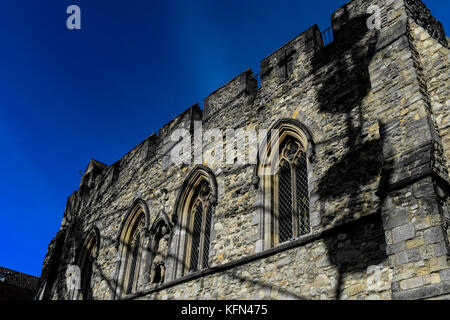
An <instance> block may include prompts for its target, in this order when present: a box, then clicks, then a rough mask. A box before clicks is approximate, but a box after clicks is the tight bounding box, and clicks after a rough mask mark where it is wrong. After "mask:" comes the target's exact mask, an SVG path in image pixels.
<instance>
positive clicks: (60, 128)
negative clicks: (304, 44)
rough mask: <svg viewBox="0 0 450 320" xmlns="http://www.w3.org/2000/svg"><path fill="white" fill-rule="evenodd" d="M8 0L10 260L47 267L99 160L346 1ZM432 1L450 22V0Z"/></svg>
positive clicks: (4, 146)
mask: <svg viewBox="0 0 450 320" xmlns="http://www.w3.org/2000/svg"><path fill="white" fill-rule="evenodd" d="M0 2H1V7H0V19H1V28H0V39H1V43H2V46H1V50H0V148H1V149H0V150H2V156H1V157H0V168H1V175H2V184H1V185H0V213H1V223H0V243H1V246H2V247H1V248H0V266H4V267H7V268H11V269H15V270H18V271H22V272H26V273H30V274H33V275H38V276H39V275H40V272H41V265H42V262H43V259H44V256H45V253H46V250H47V245H48V243H49V241H50V240H51V239H52V238H53V236H54V235H55V234H56V232H57V231H58V229H59V226H60V223H61V218H62V214H63V212H64V207H65V204H66V199H67V197H68V196H69V195H71V194H72V193H73V191H74V190H76V189H78V184H79V182H80V178H81V176H80V173H79V172H80V171H84V169H85V168H86V166H87V164H88V162H89V159H91V158H94V159H96V160H99V161H101V162H104V163H106V164H108V165H110V164H112V163H114V162H115V161H117V160H118V159H120V158H121V157H122V156H123V155H124V154H126V153H127V152H128V151H129V150H131V149H132V148H133V147H134V146H136V145H137V144H139V143H140V142H141V141H142V140H144V139H145V138H146V137H148V136H149V135H150V134H152V133H153V132H155V131H157V130H158V129H159V128H160V127H161V126H163V125H164V124H165V123H167V122H168V121H170V120H171V119H172V118H173V117H175V116H176V115H178V114H179V113H181V112H182V111H184V110H185V109H187V108H188V107H189V106H191V105H193V104H194V103H196V102H199V103H200V104H201V105H202V104H203V99H204V98H205V97H206V96H208V94H210V93H211V92H213V91H214V90H215V89H217V88H218V87H220V86H221V85H223V84H225V83H226V82H228V81H229V80H231V79H232V78H234V77H235V76H236V75H238V74H240V73H241V72H243V71H244V70H246V69H247V68H252V69H253V71H254V72H255V73H257V72H259V62H260V60H262V59H263V58H264V57H266V56H267V55H269V54H270V53H272V52H273V51H275V50H276V49H277V48H279V47H280V46H282V45H283V44H284V43H286V42H288V41H289V40H291V39H292V38H294V37H295V36H297V35H298V34H300V33H302V32H303V31H304V30H306V29H307V28H309V27H310V26H312V25H313V24H315V23H316V24H318V25H319V27H320V29H321V30H324V29H325V28H327V27H329V26H330V15H331V13H332V12H333V11H335V10H336V9H338V8H339V7H340V6H342V5H343V4H344V3H345V2H346V1H345V0H326V1H300V0H296V1H289V0H277V1H274V0H271V1H266V0H258V1H256V0H252V1H244V0H240V1H222V0H221V1H216V0H200V1H175V0H159V1H149V0H126V1H125V0H122V1H111V0H108V1H106V0H71V1H65V0H54V1H49V0H39V1H36V0H28V1H24V0H1V1H0ZM424 2H425V3H426V4H427V5H428V7H429V8H430V9H431V10H432V12H433V14H434V15H435V16H436V17H437V18H438V19H439V20H441V21H442V22H443V24H444V27H445V29H446V31H447V33H448V31H449V30H450V19H448V17H447V13H448V11H449V8H450V4H449V2H448V1H447V0H427V1H424ZM71 4H76V5H78V6H80V8H81V11H82V25H81V27H82V29H81V30H79V31H69V30H68V29H67V28H66V19H67V17H68V15H67V14H66V8H67V7H68V6H69V5H71Z"/></svg>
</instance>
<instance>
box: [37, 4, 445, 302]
mask: <svg viewBox="0 0 450 320" xmlns="http://www.w3.org/2000/svg"><path fill="white" fill-rule="evenodd" d="M370 5H377V6H379V7H380V9H381V18H382V23H381V29H380V30H377V29H374V30H369V29H368V28H367V26H366V22H367V19H368V18H369V17H370V15H369V14H368V13H367V8H368V7H369V6H370ZM433 19H434V18H433V17H432V16H431V15H430V13H429V12H428V11H426V10H425V11H424V6H423V5H422V3H421V2H420V1H409V0H408V1H404V0H386V1H384V0H372V1H363V0H353V1H350V2H349V3H348V4H346V5H345V6H343V7H342V8H340V9H338V10H337V11H336V12H335V13H334V14H333V15H332V29H333V34H334V41H333V42H331V43H330V44H329V45H327V46H326V47H324V46H323V41H322V35H321V32H320V30H319V29H318V27H317V26H313V27H311V28H309V29H308V30H306V31H305V32H303V33H302V34H300V35H299V36H298V37H296V38H295V39H293V40H292V41H290V42H289V43H287V44H286V45H284V46H282V47H281V48H280V49H278V50H277V51H275V52H274V53H272V54H271V55H270V56H268V57H267V58H265V59H263V60H262V62H261V81H260V83H261V84H260V87H259V88H258V87H257V81H256V78H255V76H254V75H253V73H252V71H251V70H247V71H245V72H244V73H242V74H241V75H239V76H237V77H236V78H235V79H233V80H231V81H230V82H229V83H227V84H226V85H224V86H223V87H221V88H220V89H218V90H217V91H215V92H214V93H212V94H211V95H210V96H209V97H207V98H206V99H205V103H204V106H205V108H204V111H203V112H202V110H201V109H200V107H199V106H198V105H195V106H192V107H190V108H189V109H188V110H186V111H185V112H184V113H183V114H181V115H179V116H178V117H176V118H175V119H174V120H172V121H171V122H170V123H168V124H166V125H165V126H164V127H163V128H162V129H161V130H160V131H159V132H158V133H157V134H153V135H152V136H150V137H149V138H148V139H146V140H145V141H144V142H142V143H141V144H140V145H138V146H137V147H135V148H134V149H133V150H131V151H130V152H129V153H128V154H127V155H125V156H124V157H123V158H122V159H120V160H119V161H118V162H116V163H115V164H113V165H111V166H106V165H103V164H101V163H99V162H97V161H94V160H91V162H90V164H89V166H88V168H87V170H86V172H85V174H84V176H83V179H82V182H81V185H80V189H79V190H78V191H76V192H75V193H74V194H73V195H72V196H71V197H69V199H68V204H67V208H66V211H65V213H64V218H63V222H62V225H61V231H60V233H59V234H58V236H57V239H59V240H57V241H56V240H55V241H54V242H52V244H51V245H50V246H49V251H48V254H47V257H46V259H45V261H44V267H43V280H42V284H41V292H44V291H45V290H44V288H47V289H46V290H47V291H45V292H47V293H48V294H47V295H44V296H43V295H41V296H40V297H41V298H45V297H47V298H53V299H66V298H68V292H67V288H66V283H65V280H66V278H67V266H68V264H73V263H74V262H75V256H76V252H77V251H78V250H79V247H80V244H81V243H82V241H83V239H84V238H85V237H86V235H87V233H88V232H89V230H91V229H92V228H93V227H94V226H95V227H96V228H98V230H99V231H100V236H101V241H100V247H99V251H98V255H97V257H96V260H95V267H94V275H93V281H92V291H93V297H94V298H95V299H117V298H119V297H117V296H115V294H114V292H115V290H116V289H115V288H116V285H117V284H116V282H117V272H118V266H119V265H120V255H119V254H118V248H119V246H120V243H119V240H118V233H119V230H120V228H121V225H122V224H123V221H124V219H125V217H126V216H127V213H128V212H129V211H130V210H131V209H132V207H133V204H134V203H136V200H138V199H140V200H141V201H143V202H144V203H145V204H146V206H147V207H148V221H147V222H146V228H150V227H151V226H152V224H153V222H154V221H155V220H156V219H157V217H158V216H160V215H161V212H166V213H168V216H169V218H171V219H173V220H174V221H176V219H174V217H176V216H177V214H178V213H177V197H178V195H179V194H180V192H181V191H182V187H183V182H184V181H185V179H186V177H187V176H188V175H189V174H190V173H191V172H193V170H194V169H195V168H198V166H199V165H202V166H204V167H207V168H209V169H208V170H210V171H211V172H212V174H213V175H214V178H215V180H216V181H217V205H216V206H215V211H214V216H213V219H212V226H213V227H212V235H211V244H210V248H211V249H210V251H209V268H208V269H206V270H201V271H198V272H196V273H193V274H188V275H181V276H180V275H179V274H177V273H176V272H175V270H176V268H175V264H176V262H177V260H180V259H182V257H177V256H176V252H177V251H176V248H175V246H176V245H175V243H176V241H172V242H171V244H170V249H169V258H170V259H168V261H167V274H166V278H165V279H166V281H165V283H163V284H162V285H155V284H149V283H145V281H141V283H140V285H139V290H138V292H137V293H135V294H133V295H130V296H127V297H122V298H129V299H131V298H139V299H182V298H185V299H230V298H235V299H260V298H263V299H271V298H274V299H281V298H294V299H392V298H433V297H439V296H444V295H445V294H447V293H448V292H449V290H450V283H449V281H450V279H449V273H450V268H449V265H448V261H447V260H448V255H449V249H448V228H447V225H448V218H449V213H448V207H449V206H448V197H449V194H450V191H449V185H450V184H449V182H448V162H446V161H447V160H448V159H450V153H449V152H450V140H449V139H450V133H449V128H450V127H449V105H448V100H447V92H448V90H447V89H448V83H449V82H448V76H447V74H448V54H449V51H448V47H446V45H447V43H446V41H443V37H442V33H443V30H442V26H441V25H440V24H439V23H438V22H437V21H436V20H435V19H434V20H433ZM280 121H294V123H296V124H298V125H299V126H301V129H302V130H303V131H305V132H306V133H307V136H308V139H309V142H308V148H309V150H308V161H309V162H308V180H309V181H308V183H309V194H310V217H311V228H312V233H311V234H310V235H307V236H303V237H300V238H299V239H296V240H294V241H292V242H289V243H287V244H281V245H279V246H276V247H272V246H271V245H270V243H269V244H268V242H267V241H266V237H267V234H266V233H267V231H265V230H267V226H266V225H265V220H264V215H265V214H266V213H265V212H266V211H265V210H267V209H266V208H265V205H266V204H265V202H264V201H265V198H264V186H263V184H262V183H261V177H258V170H257V168H258V167H257V163H248V164H245V165H237V164H236V163H232V164H231V163H230V164H227V163H225V162H224V161H221V159H218V158H217V157H216V156H215V152H214V151H213V150H218V149H217V148H219V147H221V146H220V145H219V144H218V142H217V139H214V138H213V137H208V138H205V137H203V138H202V137H201V136H198V134H197V133H198V130H199V128H200V127H202V128H203V130H208V129H216V131H215V135H216V138H217V137H218V136H222V137H223V138H224V139H225V137H226V138H233V137H234V139H230V140H227V143H226V145H225V146H224V149H226V150H228V151H230V150H234V149H237V148H239V144H240V142H238V143H237V144H235V142H236V140H237V139H238V138H240V134H239V133H235V135H234V136H232V135H230V134H229V132H227V130H228V131H229V130H230V129H232V130H235V132H236V130H238V129H246V130H249V129H257V130H261V129H265V130H268V129H270V128H272V127H273V126H274V125H275V124H277V123H280ZM177 129H183V130H185V132H188V133H189V135H190V140H191V143H192V144H193V145H194V144H196V143H197V145H198V143H200V144H201V145H202V146H203V150H204V151H205V152H204V157H201V156H199V153H198V150H197V149H196V148H195V146H194V148H192V150H191V157H192V159H194V160H195V161H194V163H186V164H182V163H181V164H177V163H173V154H171V152H172V151H173V150H174V148H177V146H178V145H179V144H180V143H181V142H182V141H181V140H180V141H178V140H177V141H171V136H172V134H174V133H175V132H177V131H176V130H177ZM256 139H257V138H256V137H252V136H250V138H249V141H250V142H255V140H256ZM246 150H247V151H246V154H247V155H249V154H250V153H251V152H250V149H246ZM200 155H201V154H200ZM446 159H447V160H446ZM222 160H225V159H222ZM232 160H234V159H232ZM161 188H166V189H167V191H168V200H167V202H166V203H165V204H164V205H163V204H162V203H161V202H160V200H161V196H160V195H159V194H158V193H157V192H156V191H157V190H160V189H161ZM180 232H181V230H180V229H179V226H177V225H175V227H174V228H173V235H172V239H176V238H177V237H178V236H179V235H180ZM55 243H60V244H61V246H62V249H61V250H60V251H61V252H60V253H58V252H59V251H58V250H57V249H54V248H57V247H58V246H57V245H56V244H55ZM49 270H53V271H49ZM44 271H45V272H44ZM144 272H145V270H144ZM44 273H45V276H44ZM46 279H47V280H46ZM49 288H50V289H49Z"/></svg>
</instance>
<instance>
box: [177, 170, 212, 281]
mask: <svg viewBox="0 0 450 320" xmlns="http://www.w3.org/2000/svg"><path fill="white" fill-rule="evenodd" d="M216 203H217V182H216V180H215V177H214V175H213V174H212V172H211V170H210V169H209V168H207V167H205V166H197V168H196V169H194V171H192V172H191V174H190V175H189V176H188V178H187V179H186V180H185V182H184V183H183V186H182V190H181V192H180V194H179V195H178V198H177V200H176V204H175V214H174V217H175V221H174V222H175V223H176V231H175V237H176V238H175V247H174V250H175V252H173V254H171V255H172V256H175V257H176V259H175V261H174V270H173V273H172V279H175V278H177V277H181V276H183V275H186V274H188V273H191V272H196V271H198V270H202V269H206V268H208V266H209V254H210V243H211V240H212V239H211V231H212V225H213V216H214V207H215V206H216Z"/></svg>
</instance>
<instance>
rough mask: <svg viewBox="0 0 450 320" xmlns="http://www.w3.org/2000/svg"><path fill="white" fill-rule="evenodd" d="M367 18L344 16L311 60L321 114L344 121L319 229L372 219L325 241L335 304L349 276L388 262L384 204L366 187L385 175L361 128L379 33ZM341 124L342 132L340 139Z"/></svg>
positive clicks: (377, 148) (378, 146)
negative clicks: (333, 273)
mask: <svg viewBox="0 0 450 320" xmlns="http://www.w3.org/2000/svg"><path fill="white" fill-rule="evenodd" d="M344 10H346V8H344ZM369 16H370V15H366V14H364V15H360V16H358V17H356V18H352V19H349V13H348V11H345V12H344V13H343V15H342V16H340V17H339V21H343V23H342V24H341V25H339V30H337V31H336V35H335V41H334V42H332V43H331V44H330V45H328V46H326V47H324V48H323V49H321V50H319V51H317V53H316V55H315V57H314V59H313V68H314V73H315V74H316V75H318V78H317V79H316V85H321V86H320V89H319V90H318V93H317V99H318V102H319V110H320V112H322V113H324V114H332V115H333V118H334V119H342V121H339V122H337V128H336V133H335V134H334V135H333V136H331V137H330V139H331V140H329V141H327V144H328V145H329V143H330V142H333V141H339V142H340V143H339V145H344V150H343V151H344V152H343V155H342V156H340V155H339V154H337V153H339V152H342V151H341V150H333V149H330V150H329V151H327V152H326V155H327V156H328V159H329V160H330V163H331V166H330V168H329V169H328V170H327V171H326V172H325V173H324V174H323V175H322V177H321V178H320V180H319V182H318V194H319V198H320V199H319V202H320V203H321V205H322V207H321V208H320V212H321V227H322V228H327V227H330V226H332V225H342V224H344V223H347V222H349V221H353V220H356V219H360V218H361V217H363V216H364V215H367V214H371V215H373V217H370V219H371V221H366V222H364V223H363V222H361V224H358V225H357V226H356V225H355V224H354V223H350V224H348V227H346V225H343V228H342V230H341V231H340V233H339V234H338V235H334V236H330V237H327V238H326V239H325V243H326V245H327V248H328V256H329V260H330V262H331V263H332V264H334V265H335V266H336V268H337V270H338V272H339V275H338V279H337V280H338V283H337V286H336V292H335V298H336V299H339V298H340V297H341V293H342V291H343V289H344V288H343V282H344V281H343V280H344V278H345V277H346V276H347V275H350V274H355V273H358V272H366V270H367V268H368V267H369V266H372V265H378V264H380V263H383V262H384V261H386V259H387V255H386V242H385V236H384V231H383V222H382V217H381V206H382V204H383V201H384V199H383V198H378V199H377V198H376V197H375V194H370V191H371V189H373V187H371V188H370V185H373V184H374V183H377V181H379V180H380V179H381V176H382V174H383V175H384V174H387V172H383V154H382V143H381V139H375V140H369V139H368V135H367V131H365V132H364V130H363V129H365V128H366V127H367V126H368V124H365V123H364V122H365V120H367V118H366V117H365V116H366V115H367V113H366V111H365V110H363V106H362V104H363V103H364V100H365V98H366V97H367V96H368V93H369V91H370V90H371V81H370V74H369V64H370V62H371V61H372V58H373V56H374V54H375V52H376V51H375V49H376V44H377V41H378V37H379V31H376V30H369V29H368V28H367V26H366V21H367V19H368V18H369ZM330 66H331V67H330ZM342 124H344V126H345V131H344V133H343V134H339V133H338V132H339V129H340V128H339V127H342ZM379 125H380V124H379ZM326 160H327V159H324V161H326ZM382 172H383V173H382ZM383 179H384V178H383ZM372 191H373V190H372ZM324 203H325V204H333V206H336V207H335V208H334V210H333V209H330V208H325V206H324V205H323V204H324ZM364 220H365V218H364V219H362V221H364Z"/></svg>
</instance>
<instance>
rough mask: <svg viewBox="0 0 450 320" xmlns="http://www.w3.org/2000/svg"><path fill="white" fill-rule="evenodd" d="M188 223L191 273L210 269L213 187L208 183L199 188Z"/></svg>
mask: <svg viewBox="0 0 450 320" xmlns="http://www.w3.org/2000/svg"><path fill="white" fill-rule="evenodd" d="M197 188H198V190H197V191H196V194H195V197H194V198H193V199H192V204H191V207H190V208H189V217H188V221H187V226H188V232H187V237H188V239H187V243H186V245H187V252H186V261H185V263H186V265H187V269H188V271H189V272H195V271H197V270H201V269H206V268H208V260H209V246H210V238H211V219H212V210H213V209H212V205H211V187H210V186H209V183H208V182H206V181H202V183H201V184H200V185H199V186H198V187H197Z"/></svg>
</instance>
